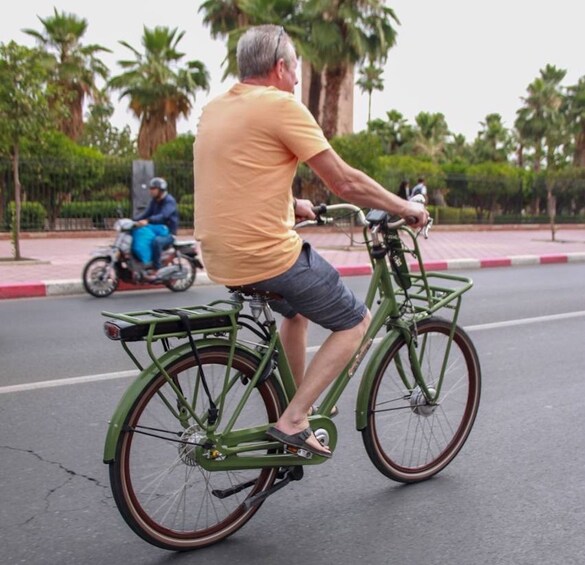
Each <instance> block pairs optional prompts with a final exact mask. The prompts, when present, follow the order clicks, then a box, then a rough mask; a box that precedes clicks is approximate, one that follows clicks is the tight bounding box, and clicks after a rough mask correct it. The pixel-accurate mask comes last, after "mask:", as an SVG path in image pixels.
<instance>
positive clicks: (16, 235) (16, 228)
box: [12, 144, 22, 261]
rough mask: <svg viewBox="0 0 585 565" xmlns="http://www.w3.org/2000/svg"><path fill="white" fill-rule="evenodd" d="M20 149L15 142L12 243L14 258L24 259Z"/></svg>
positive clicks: (13, 152) (13, 156)
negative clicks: (21, 231)
mask: <svg viewBox="0 0 585 565" xmlns="http://www.w3.org/2000/svg"><path fill="white" fill-rule="evenodd" d="M19 167H20V150H19V147H18V144H15V145H14V147H13V151H12V172H13V175H14V177H13V178H14V225H13V226H12V244H13V246H14V258H15V259H16V260H17V261H20V260H21V259H22V256H21V255H20V208H21V204H20V192H21V186H20V175H19Z"/></svg>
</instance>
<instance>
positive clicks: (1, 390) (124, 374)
mask: <svg viewBox="0 0 585 565" xmlns="http://www.w3.org/2000/svg"><path fill="white" fill-rule="evenodd" d="M582 317H585V311H579V312H567V313H565V314H551V315H549V316H537V317H534V318H522V319H518V320H507V321H505V322H493V323H489V324H478V325H475V326H466V327H464V328H463V329H464V330H465V331H466V332H476V331H481V330H493V329H500V328H509V327H514V326H525V325H528V324H538V323H542V322H554V321H558V320H568V319H571V318H582ZM381 339H382V338H376V339H375V340H374V344H376V343H378V342H379V341H380V340H381ZM319 347H320V346H319V345H313V346H310V347H307V353H315V352H316V351H317V350H318V349H319ZM137 375H138V371H137V370H134V371H120V372H117V373H103V374H101V375H87V376H85V377H72V378H70V379H56V380H51V381H41V382H37V383H26V384H22V385H8V386H3V387H0V394H8V393H11V392H22V391H27V390H39V389H44V388H53V387H59V386H66V385H77V384H85V383H93V382H100V381H110V380H114V379H125V378H130V377H136V376H137Z"/></svg>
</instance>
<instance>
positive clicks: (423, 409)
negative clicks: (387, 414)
mask: <svg viewBox="0 0 585 565" xmlns="http://www.w3.org/2000/svg"><path fill="white" fill-rule="evenodd" d="M428 391H429V394H430V395H431V396H435V394H436V390H435V389H434V388H430V387H429V388H428ZM410 408H411V410H412V411H413V412H414V413H415V414H417V415H419V416H430V415H431V414H433V412H434V411H435V410H436V408H437V404H430V403H429V401H428V400H427V399H426V398H425V394H424V392H423V391H422V389H421V388H420V387H418V386H417V387H416V388H415V389H414V390H413V391H412V394H411V395H410Z"/></svg>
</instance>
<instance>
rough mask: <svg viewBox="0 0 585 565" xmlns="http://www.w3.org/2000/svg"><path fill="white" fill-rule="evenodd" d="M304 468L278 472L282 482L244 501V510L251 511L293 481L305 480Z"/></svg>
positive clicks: (292, 468)
mask: <svg viewBox="0 0 585 565" xmlns="http://www.w3.org/2000/svg"><path fill="white" fill-rule="evenodd" d="M303 474H304V471H303V468H302V467H301V466H298V467H285V468H281V469H280V470H279V471H278V475H277V477H279V478H281V477H282V478H281V480H280V481H278V482H277V483H274V484H273V485H272V486H271V487H270V488H269V489H268V490H265V491H262V492H259V493H258V494H255V495H254V496H251V497H250V498H247V499H246V500H245V501H244V508H245V509H246V510H249V509H250V508H252V506H256V505H257V504H260V503H262V502H264V501H265V500H266V499H267V498H268V497H269V496H270V495H271V494H274V493H275V492H277V491H279V490H280V489H281V488H282V487H285V486H286V485H288V483H290V482H291V481H300V480H301V479H302V478H303Z"/></svg>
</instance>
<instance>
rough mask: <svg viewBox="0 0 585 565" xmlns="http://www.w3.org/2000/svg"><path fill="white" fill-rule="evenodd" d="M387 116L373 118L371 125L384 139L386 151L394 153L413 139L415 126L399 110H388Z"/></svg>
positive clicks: (390, 153)
mask: <svg viewBox="0 0 585 565" xmlns="http://www.w3.org/2000/svg"><path fill="white" fill-rule="evenodd" d="M386 118H387V119H386V121H384V120H381V119H377V120H373V121H372V122H371V124H369V126H370V131H371V132H372V133H375V134H376V135H377V136H378V137H379V138H380V139H381V140H382V144H383V146H384V150H385V152H386V153H388V154H389V155H392V154H394V153H397V152H398V151H399V149H400V148H401V147H402V146H404V145H405V144H407V143H408V142H409V141H410V140H411V139H412V136H413V128H412V126H411V125H409V124H408V121H407V120H406V118H405V117H404V116H403V115H402V114H401V113H400V112H399V111H398V110H390V111H388V112H386Z"/></svg>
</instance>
